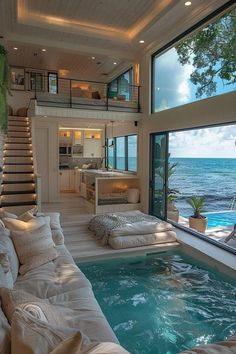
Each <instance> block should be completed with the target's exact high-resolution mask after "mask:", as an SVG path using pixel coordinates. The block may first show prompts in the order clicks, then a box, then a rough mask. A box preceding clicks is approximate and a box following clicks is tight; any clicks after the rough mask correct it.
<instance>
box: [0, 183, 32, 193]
mask: <svg viewBox="0 0 236 354" xmlns="http://www.w3.org/2000/svg"><path fill="white" fill-rule="evenodd" d="M1 190H2V193H7V192H10V193H11V192H15V191H17V192H25V193H27V192H28V191H33V190H34V191H35V183H29V182H25V183H14V184H12V183H11V184H2V185H1Z"/></svg>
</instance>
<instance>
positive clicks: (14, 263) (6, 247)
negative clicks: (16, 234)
mask: <svg viewBox="0 0 236 354" xmlns="http://www.w3.org/2000/svg"><path fill="white" fill-rule="evenodd" d="M9 235H10V233H9V231H8V230H7V229H6V230H5V232H1V233H0V252H2V253H7V255H8V261H9V264H10V268H11V274H12V278H13V281H14V282H15V281H16V278H17V275H18V272H19V260H18V257H17V254H16V250H15V247H14V245H13V242H12V240H11V238H10V237H9Z"/></svg>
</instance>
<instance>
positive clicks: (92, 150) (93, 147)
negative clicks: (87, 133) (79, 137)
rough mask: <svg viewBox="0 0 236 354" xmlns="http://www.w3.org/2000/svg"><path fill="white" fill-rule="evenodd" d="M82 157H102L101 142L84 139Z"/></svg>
mask: <svg viewBox="0 0 236 354" xmlns="http://www.w3.org/2000/svg"><path fill="white" fill-rule="evenodd" d="M84 157H87V158H89V157H98V158H99V157H102V142H101V140H99V139H84Z"/></svg>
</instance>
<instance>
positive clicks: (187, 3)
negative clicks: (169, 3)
mask: <svg viewBox="0 0 236 354" xmlns="http://www.w3.org/2000/svg"><path fill="white" fill-rule="evenodd" d="M184 5H185V6H190V5H192V3H191V1H186V2H185V3H184Z"/></svg>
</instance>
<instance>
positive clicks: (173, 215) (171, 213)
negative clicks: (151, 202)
mask: <svg viewBox="0 0 236 354" xmlns="http://www.w3.org/2000/svg"><path fill="white" fill-rule="evenodd" d="M167 219H169V220H172V221H175V222H178V221H179V210H178V209H176V210H167Z"/></svg>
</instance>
